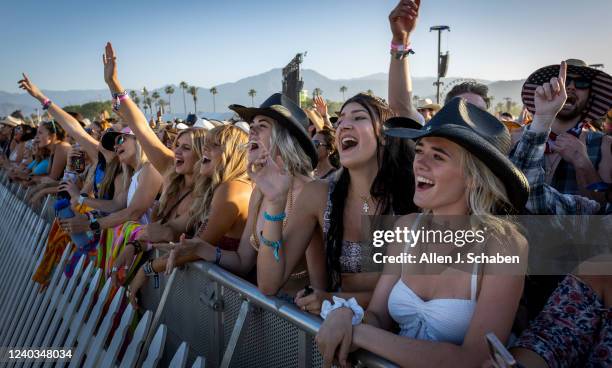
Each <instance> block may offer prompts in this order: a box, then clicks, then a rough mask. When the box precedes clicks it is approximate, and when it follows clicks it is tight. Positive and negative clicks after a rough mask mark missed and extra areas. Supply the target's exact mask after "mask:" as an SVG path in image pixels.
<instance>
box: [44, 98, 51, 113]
mask: <svg viewBox="0 0 612 368" xmlns="http://www.w3.org/2000/svg"><path fill="white" fill-rule="evenodd" d="M52 103H53V102H51V100H49V99H48V98H45V99H44V100H43V102H42V109H43V110H49V107H50V106H51V104H52Z"/></svg>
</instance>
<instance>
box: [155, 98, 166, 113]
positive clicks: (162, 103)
mask: <svg viewBox="0 0 612 368" xmlns="http://www.w3.org/2000/svg"><path fill="white" fill-rule="evenodd" d="M157 106H158V107H159V111H161V113H162V115H163V114H165V113H166V106H168V103H167V102H166V101H165V100H163V99H161V98H160V99H159V100H158V101H157Z"/></svg>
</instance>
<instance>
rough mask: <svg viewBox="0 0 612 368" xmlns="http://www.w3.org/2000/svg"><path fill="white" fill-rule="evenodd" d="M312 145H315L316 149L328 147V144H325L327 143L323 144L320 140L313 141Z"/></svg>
mask: <svg viewBox="0 0 612 368" xmlns="http://www.w3.org/2000/svg"><path fill="white" fill-rule="evenodd" d="M312 143H314V146H315V148H319V147H321V146H323V147H327V144H325V143H323V142H321V141H320V140H318V139H313V140H312Z"/></svg>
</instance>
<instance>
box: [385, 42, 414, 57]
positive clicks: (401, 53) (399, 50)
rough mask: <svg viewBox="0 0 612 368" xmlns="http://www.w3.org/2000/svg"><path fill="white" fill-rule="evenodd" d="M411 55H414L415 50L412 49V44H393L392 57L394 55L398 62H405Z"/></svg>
mask: <svg viewBox="0 0 612 368" xmlns="http://www.w3.org/2000/svg"><path fill="white" fill-rule="evenodd" d="M410 54H414V50H412V49H411V48H410V44H407V45H403V44H397V43H393V42H391V55H393V57H395V59H396V60H403V59H404V58H405V57H406V56H408V55H410Z"/></svg>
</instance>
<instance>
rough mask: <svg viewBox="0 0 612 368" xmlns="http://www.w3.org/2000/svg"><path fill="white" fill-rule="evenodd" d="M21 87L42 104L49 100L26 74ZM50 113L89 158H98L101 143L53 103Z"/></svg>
mask: <svg viewBox="0 0 612 368" xmlns="http://www.w3.org/2000/svg"><path fill="white" fill-rule="evenodd" d="M19 87H20V88H21V89H24V90H25V91H26V92H28V93H29V94H30V96H32V97H34V98H35V99H37V100H38V101H39V102H40V103H41V104H43V103H44V102H45V101H48V100H49V99H48V98H47V96H45V95H44V94H43V93H42V91H41V90H40V89H39V88H38V87H37V86H36V85H35V84H34V83H32V82H31V81H30V79H29V78H28V77H27V76H26V75H25V74H23V79H22V80H20V81H19ZM48 111H49V114H51V116H52V117H53V119H54V120H55V121H56V122H58V123H59V125H60V126H61V127H62V129H64V130H65V131H66V133H67V134H68V135H69V136H71V137H72V138H74V140H75V141H77V142H78V143H79V144H80V145H81V147H83V150H85V151H86V152H87V154H88V155H89V157H94V158H95V157H98V145H99V142H98V141H96V140H95V139H94V138H93V137H92V136H91V135H89V134H88V133H87V132H86V131H85V129H83V127H82V126H81V124H79V122H78V121H77V120H76V119H75V118H73V117H72V116H71V115H70V114H68V113H67V112H66V111H64V110H63V109H62V108H61V107H59V106H58V105H56V104H54V103H51V105H50V106H49V109H48Z"/></svg>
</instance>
